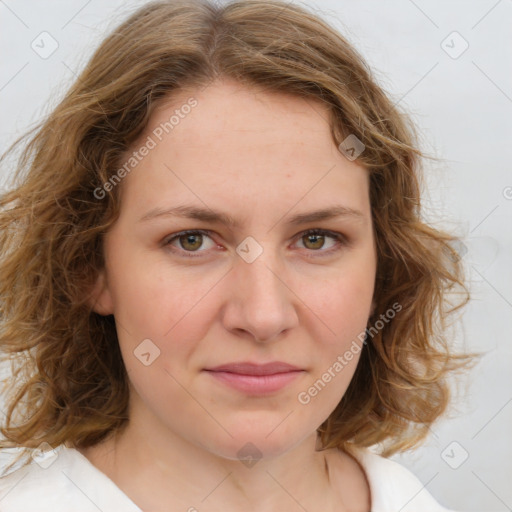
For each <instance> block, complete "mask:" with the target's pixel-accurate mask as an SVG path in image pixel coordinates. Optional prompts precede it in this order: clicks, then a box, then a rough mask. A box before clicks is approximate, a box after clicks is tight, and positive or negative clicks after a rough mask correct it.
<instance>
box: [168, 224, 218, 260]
mask: <svg viewBox="0 0 512 512" xmlns="http://www.w3.org/2000/svg"><path fill="white" fill-rule="evenodd" d="M207 240H209V241H210V245H209V246H208V245H206V247H205V242H206V241H207ZM165 245H167V246H170V247H171V248H172V250H173V251H175V252H178V253H179V252H181V253H182V254H183V255H188V256H190V255H192V253H198V255H201V256H204V255H203V254H201V253H204V252H206V251H207V249H211V248H213V247H214V246H215V242H214V241H213V240H212V239H211V237H210V234H209V232H207V231H197V230H195V231H182V232H181V233H177V234H176V235H174V236H172V237H171V238H169V239H168V240H167V241H166V242H165ZM187 253H188V254H187Z"/></svg>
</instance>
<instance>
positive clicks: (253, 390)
mask: <svg viewBox="0 0 512 512" xmlns="http://www.w3.org/2000/svg"><path fill="white" fill-rule="evenodd" d="M204 371H205V372H207V373H208V374H209V375H210V376H212V377H213V378H214V379H215V380H216V381H218V382H220V383H221V384H223V385H226V386H228V387H231V388H234V389H236V390H238V391H240V392H242V393H245V394H249V395H265V394H271V393H275V392H277V391H280V390H281V389H283V388H284V387H285V386H287V385H288V384H290V383H291V382H292V381H293V380H295V379H296V378H298V377H299V376H300V375H302V374H303V373H304V372H305V370H303V369H301V368H298V367H297V366H293V365H290V364H288V363H283V362H272V363H266V364H256V363H251V362H240V363H229V364H225V365H220V366H216V367H214V368H206V369H205V370H204Z"/></svg>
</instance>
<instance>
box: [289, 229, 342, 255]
mask: <svg viewBox="0 0 512 512" xmlns="http://www.w3.org/2000/svg"><path fill="white" fill-rule="evenodd" d="M329 238H330V239H331V240H334V242H331V244H330V246H329V247H328V249H326V250H322V249H324V248H325V242H326V239H329ZM299 241H301V242H302V243H303V245H306V247H305V248H306V249H311V251H312V252H319V253H321V254H322V255H323V254H325V253H328V254H330V253H332V252H333V251H337V250H339V249H340V248H341V247H342V246H343V245H346V243H347V240H346V238H345V236H344V235H342V234H341V233H336V232H334V231H329V230H326V229H309V230H308V231H305V232H304V233H302V236H301V237H300V238H299ZM315 256H316V255H315Z"/></svg>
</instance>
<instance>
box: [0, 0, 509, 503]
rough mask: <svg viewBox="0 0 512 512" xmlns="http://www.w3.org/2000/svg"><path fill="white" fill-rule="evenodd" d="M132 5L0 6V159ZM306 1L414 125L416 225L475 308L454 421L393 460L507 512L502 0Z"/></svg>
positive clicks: (438, 489) (442, 495)
mask: <svg viewBox="0 0 512 512" xmlns="http://www.w3.org/2000/svg"><path fill="white" fill-rule="evenodd" d="M143 3H144V2H143V1H139V2H135V1H133V0H132V1H130V2H127V1H122V0H107V1H105V0H102V1H100V0H89V1H86V0H83V1H82V0H80V1H79V0H72V1H69V0H68V1H64V0H60V1H58V0H51V1H50V0H46V1H45V2H38V1H35V0H0V48H1V50H2V61H1V62H2V66H1V68H0V116H1V119H2V122H1V124H0V151H2V152H3V151H4V150H5V149H6V147H7V145H8V144H9V143H10V142H12V141H13V140H14V138H15V137H16V136H17V135H20V134H21V133H23V132H24V131H25V130H26V129H27V128H29V127H30V126H31V125H32V124H33V123H35V122H37V121H38V120H40V119H41V117H42V115H43V114H44V113H46V112H48V111H49V110H50V109H51V108H52V107H53V106H55V105H56V103H57V101H58V99H59V98H60V97H61V95H62V94H63V93H64V91H65V90H66V88H67V87H68V86H69V85H70V84H71V82H72V81H73V79H74V78H75V73H76V72H77V71H78V70H79V69H81V67H82V66H83V65H84V63H85V62H86V60H87V58H88V57H89V56H90V55H91V53H92V51H93V49H94V48H95V47H96V46H97V44H98V43H99V42H100V41H101V39H102V38H103V36H104V35H105V33H106V31H108V30H110V29H111V28H113V27H114V26H115V25H117V24H118V23H119V22H120V21H121V20H122V19H123V18H124V17H125V16H126V15H127V14H129V13H130V12H131V11H132V10H134V9H135V8H136V7H138V6H139V5H142V4H143ZM308 5H310V6H311V7H313V8H314V9H315V10H318V12H319V13H320V14H321V15H322V16H324V17H325V18H326V19H328V20H329V21H330V22H331V23H333V24H334V25H336V26H337V27H338V28H339V29H340V30H341V31H342V33H343V34H344V35H345V36H346V37H347V38H348V39H349V40H350V41H351V42H352V43H353V44H354V45H355V46H356V48H357V49H358V50H359V51H360V52H361V53H362V54H363V56H364V57H365V58H366V59H367V61H368V62H369V63H370V64H371V66H372V68H373V69H374V70H375V73H376V77H377V79H378V80H379V82H380V83H381V85H382V86H383V87H384V88H385V89H386V90H387V91H388V93H389V94H391V96H392V98H393V99H394V101H395V102H397V103H398V106H399V107H400V108H403V109H405V110H407V111H408V112H410V113H411V115H412V116H413V118H414V120H415V122H416V124H417V125H418V126H419V128H420V132H421V136H422V144H423V149H425V150H426V151H428V152H430V153H431V154H434V155H436V156H438V157H440V158H442V159H443V162H441V163H437V164H432V163H429V162H427V163H426V169H427V183H426V186H427V190H426V191H425V199H426V207H427V208H426V211H425V215H426V217H427V219H428V220H429V221H431V222H434V223H436V225H438V226H440V227H446V228H448V229H455V230H456V231H457V232H458V233H459V234H462V235H463V236H464V237H465V248H463V250H462V253H464V251H465V250H467V252H466V253H465V254H463V260H464V262H465V265H466V267H467V270H468V273H469V276H470V287H471V291H472V295H473V298H472V301H471V303H470V305H469V306H468V308H467V309H466V312H465V314H464V317H463V322H462V325H461V327H459V328H458V330H457V332H456V333H455V334H454V343H455V344H457V345H459V346H461V347H464V348H466V349H469V350H476V351H481V352H484V353H485V356H484V357H483V358H482V360H481V363H480V364H479V365H478V366H477V367H476V369H475V370H474V371H473V372H472V374H471V376H470V379H467V380H466V381H463V385H462V387H461V390H462V395H460V396H459V397H458V399H457V400H456V402H455V404H454V406H455V407H454V408H452V413H451V417H450V418H447V419H445V420H443V421H441V422H440V423H438V424H436V425H435V426H434V427H433V429H432V434H431V436H430V438H429V439H428V440H427V442H426V443H425V444H424V446H422V447H421V448H419V449H418V450H416V451H415V452H411V453H406V454H403V455H402V456H397V457H394V458H395V459H396V460H398V461H400V462H401V463H403V464H404V465H406V466H407V467H409V468H410V469H411V470H413V472H414V473H415V474H416V475H417V476H418V477H419V479H420V480H421V481H422V483H423V484H424V485H425V486H426V487H427V489H428V490H429V492H431V493H432V494H433V495H434V496H435V497H436V498H437V499H438V500H439V501H440V502H441V503H442V504H444V505H445V506H447V507H450V508H453V509H456V510H467V511H485V512H494V511H506V510H512V485H511V483H512V462H511V461H512V436H511V435H510V433H511V431H512V429H511V426H512V372H511V369H512V357H511V352H512V350H511V345H512V343H511V334H512V265H511V263H512V229H511V224H512V223H511V220H512V172H511V165H510V162H511V161H512V149H511V148H512V122H511V118H512V73H511V63H512V30H511V27H512V0H500V1H496V0H485V1H484V0H481V1H480V0H478V1H477V0H473V1H442V0H431V1H428V2H427V1H426V0H415V1H412V0H394V1H387V2H382V1H378V0H362V1H358V2H356V1H355V0H353V1H350V0H317V1H315V2H308ZM43 31H47V32H48V33H50V34H51V36H52V37H53V38H54V39H55V40H56V41H57V42H58V48H57V50H56V51H55V52H54V53H53V54H52V55H50V56H49V57H48V58H42V57H40V56H39V55H38V54H37V53H36V52H35V51H34V50H33V49H32V48H31V43H32V41H34V40H35V42H36V43H37V42H38V41H40V39H38V38H40V37H41V36H40V34H41V32H43ZM454 31H456V32H458V34H459V35H457V34H455V35H454V34H453V32H454ZM443 41H444V43H443ZM39 44H40V46H41V43H39ZM466 44H468V45H469V46H468V48H467V50H466V51H464V53H461V54H460V55H459V53H460V52H461V51H462V50H463V49H464V47H465V45H466ZM48 47H49V46H46V48H48ZM447 52H449V53H451V56H450V55H449V54H448V53H447ZM1 181H2V176H1V175H0V183H1ZM452 443H455V444H452ZM466 455H467V460H464V458H465V457H466Z"/></svg>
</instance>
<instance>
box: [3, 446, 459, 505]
mask: <svg viewBox="0 0 512 512" xmlns="http://www.w3.org/2000/svg"><path fill="white" fill-rule="evenodd" d="M355 456H356V458H357V459H358V461H359V463H360V464H361V466H362V467H363V469H364V471H365V473H366V476H367V478H368V482H369V484H370V492H371V503H372V506H371V512H450V511H449V510H448V509H446V508H443V507H442V506H441V505H439V504H438V503H437V502H436V501H435V500H434V498H433V497H432V496H431V495H430V494H429V493H428V491H427V490H426V489H425V488H424V486H423V484H422V483H421V482H420V481H419V480H418V479H417V478H416V477H415V476H414V475H413V474H412V473H411V472H410V471H409V470H408V469H406V468H405V467H404V466H402V465H400V464H398V463H397V462H394V461H392V460H389V459H386V458H383V457H381V456H379V455H377V454H375V453H373V452H371V451H370V450H367V449H362V450H359V452H358V453H356V454H355ZM0 510H1V511H2V512H36V511H37V512H70V511H71V510H72V511H73V512H98V511H100V512H142V510H141V509H140V508H139V507H138V506H137V505H135V503H133V502H132V501H131V500H130V499H129V498H128V496H126V494H124V493H123V492H122V491H121V490H120V489H119V488H118V487H117V486H116V485H115V484H114V482H113V481H112V480H110V479H109V478H108V477H107V476H106V475H105V474H104V473H102V472H101V471H100V470H99V469H97V468H96V467H95V466H94V465H93V464H91V463H90V462H89V460H88V459H87V458H86V457H84V456H83V455H82V454H81V453H80V452H79V451H78V450H76V449H74V448H67V447H65V446H64V445H61V446H59V447H57V448H56V449H55V450H53V451H50V452H47V454H46V455H41V456H39V457H38V456H36V457H34V460H33V461H32V462H31V464H30V465H28V466H24V467H22V468H19V469H16V470H14V471H11V472H10V473H8V474H7V475H6V476H4V477H2V478H0Z"/></svg>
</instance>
